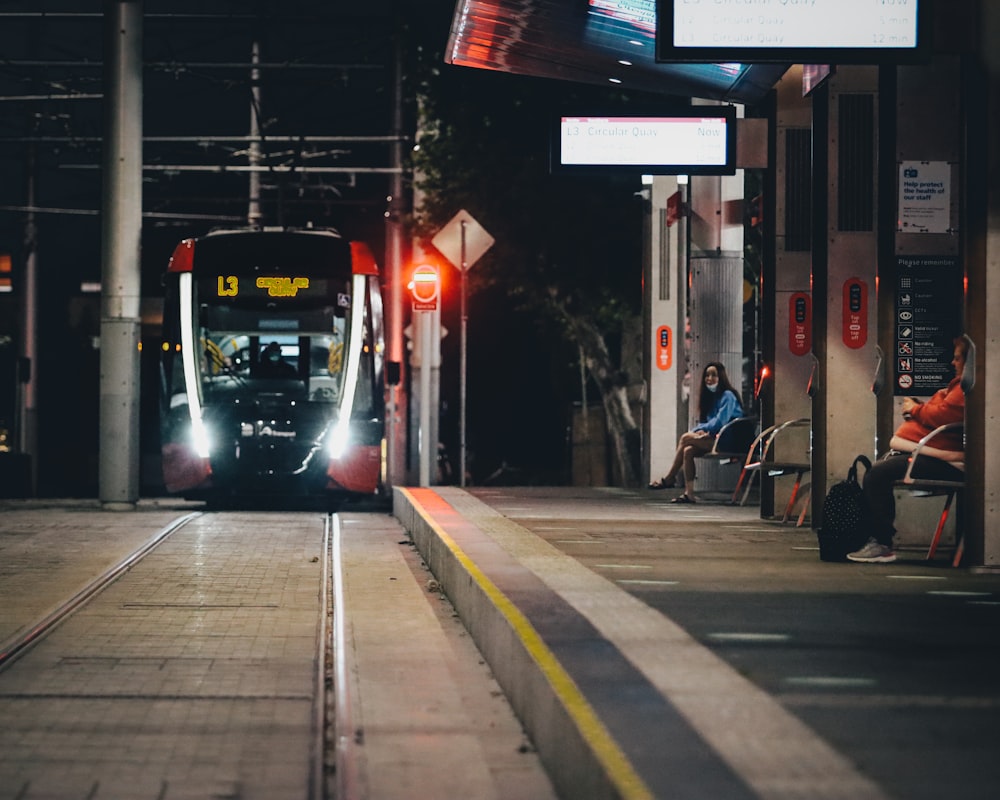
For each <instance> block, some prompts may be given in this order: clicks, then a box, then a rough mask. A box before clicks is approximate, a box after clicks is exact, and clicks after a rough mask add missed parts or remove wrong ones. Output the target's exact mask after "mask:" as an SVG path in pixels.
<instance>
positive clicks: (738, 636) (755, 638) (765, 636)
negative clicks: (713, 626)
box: [707, 631, 792, 642]
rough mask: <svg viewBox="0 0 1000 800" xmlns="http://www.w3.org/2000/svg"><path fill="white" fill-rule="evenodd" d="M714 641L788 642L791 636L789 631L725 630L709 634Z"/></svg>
mask: <svg viewBox="0 0 1000 800" xmlns="http://www.w3.org/2000/svg"><path fill="white" fill-rule="evenodd" d="M707 638H709V639H711V640H712V641H713V642H787V641H790V640H791V638H792V637H791V636H789V635H788V634H787V633H750V632H740V631H732V632H729V631H723V632H720V633H710V634H708V637H707Z"/></svg>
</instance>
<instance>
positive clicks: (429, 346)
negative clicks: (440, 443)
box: [416, 311, 437, 486]
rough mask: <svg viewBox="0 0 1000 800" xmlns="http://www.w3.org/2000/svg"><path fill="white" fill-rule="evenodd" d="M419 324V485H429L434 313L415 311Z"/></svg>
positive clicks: (432, 450) (432, 444)
mask: <svg viewBox="0 0 1000 800" xmlns="http://www.w3.org/2000/svg"><path fill="white" fill-rule="evenodd" d="M416 314H417V315H419V317H420V320H419V323H418V324H419V325H420V431H419V433H418V434H417V435H418V436H419V454H420V485H421V486H430V485H431V459H432V458H433V454H434V453H435V452H436V451H437V443H436V442H434V441H433V439H434V436H433V435H432V433H431V361H432V360H433V343H432V342H431V336H432V323H433V320H434V314H432V313H431V312H430V311H417V312H416Z"/></svg>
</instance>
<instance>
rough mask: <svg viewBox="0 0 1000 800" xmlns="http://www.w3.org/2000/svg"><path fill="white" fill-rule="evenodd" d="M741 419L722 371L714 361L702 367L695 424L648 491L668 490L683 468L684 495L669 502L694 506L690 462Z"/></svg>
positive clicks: (736, 399)
mask: <svg viewBox="0 0 1000 800" xmlns="http://www.w3.org/2000/svg"><path fill="white" fill-rule="evenodd" d="M742 416H743V405H742V403H740V396H739V393H738V392H737V391H736V390H735V389H734V388H733V385H732V384H731V383H730V382H729V376H728V375H726V368H725V367H724V366H723V365H722V364H720V363H719V362H718V361H710V362H709V363H708V364H707V365H705V369H704V371H703V372H702V375H701V392H700V393H699V395H698V424H696V425H695V426H694V427H693V428H692V429H691V430H690V431H688V432H687V433H685V434H684V435H683V436H681V438H680V440H679V441H678V442H677V452H676V453H675V454H674V463H673V464H671V465H670V471H669V472H668V473H667V474H666V475H664V476H663V477H662V478H660V479H659V480H658V481H653V482H652V483H650V484H649V488H650V489H672V488H674V486H675V485H676V481H677V473H678V472H680V471H681V468H683V469H684V493H683V494H682V495H680V496H679V497H675V498H674V499H673V500H671V501H670V502H672V503H694V502H695V498H694V478H695V474H694V472H695V471H694V460H695V459H696V458H697V457H698V456H702V455H705V453H708V452H710V451H711V450H712V447H713V445H714V444H715V437H716V435H717V434H718V433H719V431H720V430H722V427H723V426H724V425H726V424H727V423H729V422H732V421H733V420H734V419H737V418H739V417H742Z"/></svg>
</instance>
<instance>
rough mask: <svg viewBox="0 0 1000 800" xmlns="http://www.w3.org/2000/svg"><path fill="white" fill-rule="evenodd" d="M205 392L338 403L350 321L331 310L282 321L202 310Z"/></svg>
mask: <svg viewBox="0 0 1000 800" xmlns="http://www.w3.org/2000/svg"><path fill="white" fill-rule="evenodd" d="M200 317H201V320H200V321H201V326H200V339H201V343H202V346H203V348H204V357H203V358H202V359H201V376H202V391H203V392H204V394H205V397H206V399H211V397H212V396H217V395H219V394H233V393H235V394H240V393H242V392H244V391H246V392H281V393H286V394H289V395H292V396H297V397H300V398H302V399H308V400H311V401H314V402H321V403H323V402H336V401H337V400H338V398H339V397H340V394H341V391H342V389H343V384H344V374H343V364H344V353H345V346H346V338H347V332H348V331H349V330H350V320H349V319H348V317H347V316H346V315H344V316H337V314H335V313H334V309H333V308H332V307H323V308H312V309H300V310H298V313H293V314H289V313H288V309H284V310H283V312H282V314H281V316H280V318H278V317H276V316H271V315H268V314H267V313H266V312H264V311H261V310H246V309H239V308H233V307H232V306H202V313H201V315H200Z"/></svg>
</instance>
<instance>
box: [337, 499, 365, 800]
mask: <svg viewBox="0 0 1000 800" xmlns="http://www.w3.org/2000/svg"><path fill="white" fill-rule="evenodd" d="M330 524H331V526H332V528H333V541H332V549H333V639H332V643H333V690H334V739H335V747H334V750H335V758H336V764H335V769H336V772H335V774H336V779H337V788H336V792H335V793H334V797H336V798H337V800H357V799H358V798H359V797H360V782H359V778H358V759H357V755H356V754H355V746H356V745H357V744H358V742H359V738H360V732H359V731H356V730H355V728H354V715H353V711H352V708H351V689H350V687H351V668H350V664H349V663H348V659H349V655H348V654H349V650H348V641H347V638H348V634H347V613H346V608H347V607H346V599H345V592H344V564H343V558H342V556H341V550H342V536H341V526H340V517H339V515H336V514H332V515H330Z"/></svg>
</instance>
